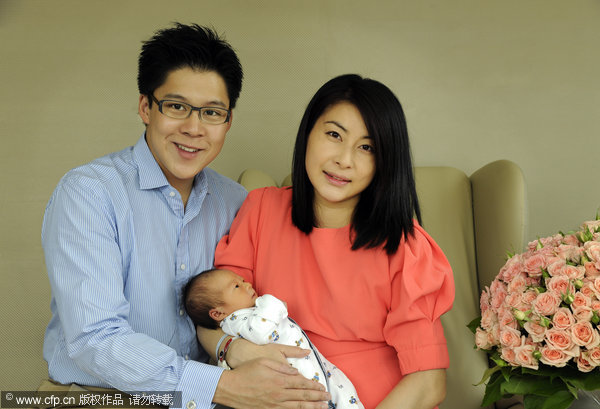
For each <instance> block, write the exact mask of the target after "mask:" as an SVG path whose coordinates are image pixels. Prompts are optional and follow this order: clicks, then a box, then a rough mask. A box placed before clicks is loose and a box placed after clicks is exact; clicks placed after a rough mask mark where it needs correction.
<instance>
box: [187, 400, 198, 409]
mask: <svg viewBox="0 0 600 409" xmlns="http://www.w3.org/2000/svg"><path fill="white" fill-rule="evenodd" d="M185 407H186V408H187V409H196V402H194V401H193V400H191V401H189V402H188V403H186V404H185Z"/></svg>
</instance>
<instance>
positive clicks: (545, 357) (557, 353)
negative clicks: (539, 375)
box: [540, 346, 572, 368]
mask: <svg viewBox="0 0 600 409" xmlns="http://www.w3.org/2000/svg"><path fill="white" fill-rule="evenodd" d="M540 353H541V354H542V356H541V358H540V361H542V362H543V363H545V364H546V365H551V366H556V367H558V368H561V367H563V366H565V365H566V364H567V362H568V361H569V360H570V359H571V358H572V357H571V356H570V355H567V354H566V353H565V351H561V350H560V349H556V348H552V347H550V346H545V347H542V348H541V349H540Z"/></svg>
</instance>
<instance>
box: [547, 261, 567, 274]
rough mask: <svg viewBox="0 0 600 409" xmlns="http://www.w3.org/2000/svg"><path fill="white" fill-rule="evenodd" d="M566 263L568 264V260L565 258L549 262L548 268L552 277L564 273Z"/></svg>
mask: <svg viewBox="0 0 600 409" xmlns="http://www.w3.org/2000/svg"><path fill="white" fill-rule="evenodd" d="M566 265H567V262H566V261H565V260H558V261H554V262H549V263H548V268H547V270H548V274H550V275H551V276H552V277H555V276H560V275H564V271H563V268H564V267H565V266H566Z"/></svg>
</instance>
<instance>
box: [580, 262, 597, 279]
mask: <svg viewBox="0 0 600 409" xmlns="http://www.w3.org/2000/svg"><path fill="white" fill-rule="evenodd" d="M583 268H584V269H585V276H586V277H588V278H597V277H598V276H600V270H598V269H597V268H596V263H594V262H593V261H587V262H585V263H584V264H583Z"/></svg>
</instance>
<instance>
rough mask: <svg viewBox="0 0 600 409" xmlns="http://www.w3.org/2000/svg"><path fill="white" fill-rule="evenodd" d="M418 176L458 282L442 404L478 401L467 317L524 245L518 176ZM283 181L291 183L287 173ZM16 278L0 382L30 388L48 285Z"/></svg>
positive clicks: (249, 184) (480, 364)
mask: <svg viewBox="0 0 600 409" xmlns="http://www.w3.org/2000/svg"><path fill="white" fill-rule="evenodd" d="M416 179H417V191H418V194H419V198H420V201H421V207H422V213H423V224H424V226H425V229H426V230H427V231H428V232H429V233H430V234H431V235H432V236H433V238H434V239H435V240H436V241H437V242H438V243H439V245H440V246H441V247H442V249H443V250H444V252H445V253H446V255H447V257H448V259H449V260H450V264H451V265H452V267H453V270H454V277H455V282H456V301H455V304H454V308H453V309H452V311H451V312H450V313H448V314H446V315H445V316H444V318H443V322H444V327H445V331H446V336H447V339H448V345H449V349H450V369H449V371H448V394H447V399H446V401H445V402H444V404H443V405H442V406H441V409H470V408H478V407H479V403H480V402H481V397H482V395H483V387H481V386H480V387H474V386H473V384H474V383H477V382H478V381H479V379H480V377H481V374H482V373H483V370H484V368H485V367H486V358H485V356H484V354H482V353H479V352H477V351H475V350H474V349H473V344H474V341H473V336H472V334H471V333H470V331H469V330H468V329H467V327H466V324H467V323H468V322H469V321H471V319H473V318H474V317H475V316H476V315H477V314H478V303H479V301H478V294H479V288H480V287H481V286H482V285H483V286H485V285H488V284H489V283H490V282H491V279H492V277H493V276H494V275H495V274H496V273H497V271H498V270H499V268H500V267H501V265H502V264H503V262H504V252H505V251H506V250H511V249H522V248H523V244H524V243H523V235H524V231H525V230H524V227H525V226H524V224H525V185H524V181H523V176H522V173H521V170H520V169H519V168H518V167H517V166H516V165H515V164H514V163H512V162H509V161H505V160H503V161H497V162H493V163H490V164H488V165H486V166H484V167H483V168H481V169H480V170H478V171H477V172H475V173H473V175H471V177H468V176H467V175H465V174H464V173H463V172H462V171H460V170H457V169H454V168H448V167H417V168H416ZM239 182H240V183H241V184H243V185H244V186H245V187H246V188H247V189H250V190H251V189H254V188H257V187H262V186H273V185H277V184H278V183H276V181H275V180H274V179H273V178H272V177H271V176H269V175H267V174H265V173H264V172H262V171H260V170H247V171H245V172H244V173H243V174H242V175H241V176H240V179H239ZM282 183H283V184H285V185H289V184H290V179H289V177H286V178H285V179H284V180H283V182H282ZM11 282H12V281H11ZM15 283H19V285H16V286H13V290H12V291H10V292H7V294H8V296H9V299H5V300H3V305H4V306H7V307H8V308H2V309H0V314H1V316H0V318H1V319H0V322H1V323H2V325H3V327H2V334H3V337H2V339H3V341H2V342H3V347H4V348H3V352H2V360H1V362H2V367H3V368H4V369H5V370H4V371H1V372H0V386H2V389H3V390H32V389H35V388H36V387H37V385H38V384H39V381H40V380H41V379H42V378H44V377H46V376H47V368H46V364H45V362H44V361H43V359H42V342H43V334H44V330H45V326H46V324H47V323H48V319H49V317H50V314H49V299H50V291H49V285H48V279H47V277H46V275H45V273H44V272H43V271H40V274H39V275H38V276H36V277H28V278H27V279H26V280H25V279H20V280H18V281H17V280H15ZM9 284H10V283H9ZM18 306H21V308H19V307H18Z"/></svg>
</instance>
